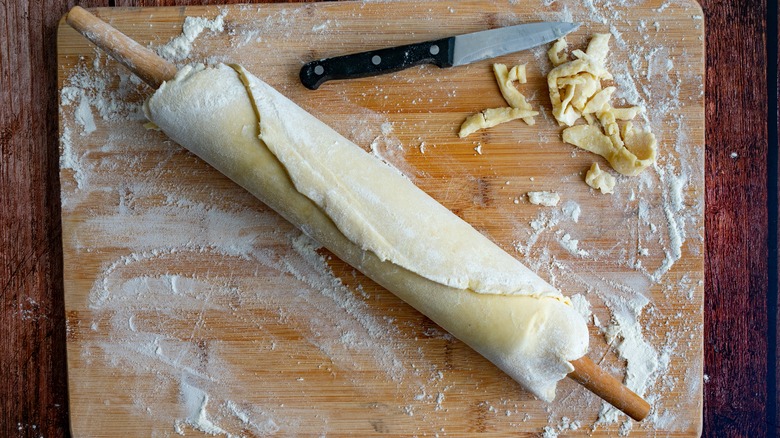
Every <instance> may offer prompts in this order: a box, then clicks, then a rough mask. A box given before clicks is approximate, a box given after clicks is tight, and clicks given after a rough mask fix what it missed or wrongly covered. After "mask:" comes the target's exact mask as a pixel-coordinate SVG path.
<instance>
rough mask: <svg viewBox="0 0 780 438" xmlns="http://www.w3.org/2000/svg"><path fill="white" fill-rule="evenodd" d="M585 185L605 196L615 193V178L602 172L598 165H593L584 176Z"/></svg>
mask: <svg viewBox="0 0 780 438" xmlns="http://www.w3.org/2000/svg"><path fill="white" fill-rule="evenodd" d="M585 183H586V184H588V185H589V186H591V187H593V188H594V189H596V190H601V193H603V194H607V193H612V192H614V191H615V177H614V176H612V175H610V174H609V173H607V172H604V171H603V170H601V168H600V167H599V164H598V163H593V164H591V166H590V169H588V173H586V174H585Z"/></svg>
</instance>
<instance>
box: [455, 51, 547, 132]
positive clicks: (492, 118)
mask: <svg viewBox="0 0 780 438" xmlns="http://www.w3.org/2000/svg"><path fill="white" fill-rule="evenodd" d="M493 74H494V75H495V77H496V82H497V83H498V88H499V89H500V90H501V95H502V96H503V97H504V100H505V101H506V103H508V104H509V108H488V109H484V110H482V111H480V112H478V113H476V114H472V115H470V116H468V117H466V120H464V121H463V123H462V124H461V125H460V131H458V136H459V137H460V138H464V137H468V136H469V135H471V134H473V133H475V132H477V131H479V130H480V129H486V128H492V127H494V126H496V125H500V124H501V123H506V122H509V121H512V120H516V119H523V121H524V122H525V123H526V124H528V125H533V124H534V116H535V115H538V114H539V113H538V112H536V111H534V110H533V109H532V108H531V105H530V104H529V103H528V101H526V99H525V96H523V93H521V92H520V90H518V89H517V87H515V84H514V83H515V82H518V83H520V84H524V83H526V76H525V64H523V65H516V66H514V67H512V68H511V69H508V68H507V66H506V65H504V64H493Z"/></svg>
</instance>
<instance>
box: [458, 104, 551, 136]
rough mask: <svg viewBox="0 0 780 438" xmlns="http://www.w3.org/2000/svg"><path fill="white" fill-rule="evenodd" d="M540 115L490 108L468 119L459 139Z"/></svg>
mask: <svg viewBox="0 0 780 438" xmlns="http://www.w3.org/2000/svg"><path fill="white" fill-rule="evenodd" d="M536 114H538V113H537V112H536V111H528V110H524V109H520V108H488V109H484V110H482V111H480V112H478V113H476V114H472V115H470V116H468V117H466V120H464V121H463V124H461V125H460V131H458V137H460V138H464V137H468V136H469V135H471V134H473V133H475V132H477V131H479V130H480V129H486V128H492V127H494V126H496V125H500V124H502V123H506V122H509V121H511V120H517V119H524V118H531V120H533V118H532V117H533V116H535V115H536Z"/></svg>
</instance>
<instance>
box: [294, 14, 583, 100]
mask: <svg viewBox="0 0 780 438" xmlns="http://www.w3.org/2000/svg"><path fill="white" fill-rule="evenodd" d="M579 26H580V25H579V23H567V22H539V23H525V24H518V25H515V26H507V27H501V28H498V29H490V30H483V31H479V32H473V33H468V34H463V35H456V36H451V37H448V38H442V39H438V40H433V41H425V42H422V43H415V44H407V45H404V46H398V47H390V48H386V49H379V50H371V51H368V52H361V53H353V54H351V55H345V56H337V57H333V58H324V59H320V60H317V61H312V62H309V63H307V64H305V65H304V66H303V67H302V68H301V72H300V78H301V83H303V85H304V86H305V87H306V88H308V89H310V90H316V89H317V88H319V86H320V85H322V84H323V83H324V82H325V81H329V80H333V79H352V78H362V77H367V76H376V75H380V74H385V73H393V72H397V71H399V70H403V69H406V68H409V67H413V66H416V65H420V64H434V65H436V66H438V67H442V68H446V67H454V66H458V65H465V64H470V63H472V62H477V61H482V60H484V59H488V58H495V57H497V56H501V55H506V54H508V53H514V52H519V51H522V50H527V49H530V48H533V47H536V46H540V45H542V44H545V43H549V42H551V41H555V40H557V39H558V38H561V37H562V36H564V35H566V34H568V33H569V32H572V31H573V30H575V29H577V28H578V27H579Z"/></svg>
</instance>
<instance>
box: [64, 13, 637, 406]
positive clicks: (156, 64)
mask: <svg viewBox="0 0 780 438" xmlns="http://www.w3.org/2000/svg"><path fill="white" fill-rule="evenodd" d="M65 20H66V21H67V23H68V24H70V25H71V26H72V27H73V28H74V29H76V30H77V31H79V33H81V34H82V35H84V36H85V37H86V38H87V39H88V40H90V41H92V42H93V43H94V44H95V45H96V46H98V47H99V48H100V49H102V50H104V51H106V52H107V53H108V54H109V55H111V56H112V57H113V58H114V59H116V60H117V61H119V62H120V63H122V64H123V65H124V66H125V67H127V68H128V69H130V71H132V72H133V73H135V74H136V75H137V76H138V77H140V78H141V79H142V80H143V81H144V82H146V83H147V84H149V85H150V86H152V87H154V88H158V87H159V86H160V85H161V84H162V83H163V82H164V81H167V80H170V79H173V78H174V76H176V66H175V65H173V64H171V63H170V62H168V61H166V60H165V59H163V58H161V57H159V56H158V55H157V54H156V53H154V52H152V51H151V50H149V49H147V48H146V47H143V46H142V45H140V44H138V43H137V42H135V41H133V40H132V39H131V38H130V37H128V36H127V35H125V34H123V33H122V32H119V31H118V30H116V29H114V28H113V27H111V26H110V25H108V24H107V23H106V22H104V21H102V20H101V19H99V18H97V17H96V16H94V15H92V14H91V13H89V12H87V11H86V10H85V9H83V8H81V7H79V6H75V7H73V9H71V10H70V12H68V16H67V18H66V19H65ZM571 364H572V365H573V366H574V371H572V372H571V373H570V374H569V377H571V378H572V379H574V380H576V381H577V382H579V383H580V384H581V385H583V386H584V387H585V388H587V389H589V390H590V391H592V392H593V393H595V394H596V395H598V396H599V397H601V398H603V399H604V400H605V401H607V402H608V403H610V404H611V405H612V406H615V407H616V408H618V409H620V410H621V411H623V412H625V413H626V414H628V416H630V417H631V418H633V419H634V420H637V421H640V420H642V419H643V418H645V417H646V416H647V414H648V413H649V412H650V405H649V404H648V403H647V402H646V401H644V400H642V398H641V397H639V396H638V395H636V394H635V393H634V392H632V391H631V390H630V389H628V388H626V387H625V386H623V384H621V383H620V382H619V381H617V380H616V379H615V378H614V377H612V376H610V375H609V374H607V373H606V372H604V370H602V369H601V368H599V367H598V365H596V364H595V363H593V361H591V360H590V359H588V358H587V357H583V358H580V359H577V360H575V361H572V362H571Z"/></svg>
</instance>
